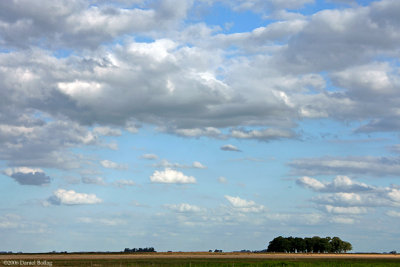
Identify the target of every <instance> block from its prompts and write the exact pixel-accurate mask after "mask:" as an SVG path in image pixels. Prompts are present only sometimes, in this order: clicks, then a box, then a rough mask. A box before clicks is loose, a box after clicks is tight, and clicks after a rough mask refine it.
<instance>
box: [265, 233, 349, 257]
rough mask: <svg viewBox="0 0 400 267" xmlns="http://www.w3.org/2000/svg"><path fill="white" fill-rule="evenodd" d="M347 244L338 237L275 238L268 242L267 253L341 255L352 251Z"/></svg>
mask: <svg viewBox="0 0 400 267" xmlns="http://www.w3.org/2000/svg"><path fill="white" fill-rule="evenodd" d="M352 249H353V248H352V246H351V244H350V243H349V242H346V241H342V240H341V239H340V238H339V237H336V236H335V237H333V238H330V237H319V236H314V237H306V238H301V237H292V236H290V237H282V236H278V237H275V238H274V239H273V240H272V241H271V242H269V245H268V249H267V252H286V253H343V252H347V251H350V250H352Z"/></svg>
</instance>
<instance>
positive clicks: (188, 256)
mask: <svg viewBox="0 0 400 267" xmlns="http://www.w3.org/2000/svg"><path fill="white" fill-rule="evenodd" d="M0 266H91V267H103V266H104V267H106V266H137V267H141V266H177V267H203V266H204V267H205V266H207V267H213V266H223V267H244V266H248V267H253V266H254V267H255V266H259V267H261V266H400V256H398V255H389V254H385V255H382V254H269V253H268V254H267V253H265V254H264V253H263V254H261V253H260V254H252V253H218V254H217V253H149V254H119V253H110V254H89V253H88V254H13V255H9V254H7V255H0Z"/></svg>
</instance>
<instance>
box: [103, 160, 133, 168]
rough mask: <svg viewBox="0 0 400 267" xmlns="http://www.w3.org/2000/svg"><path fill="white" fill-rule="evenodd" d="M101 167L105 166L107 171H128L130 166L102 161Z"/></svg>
mask: <svg viewBox="0 0 400 267" xmlns="http://www.w3.org/2000/svg"><path fill="white" fill-rule="evenodd" d="M100 164H101V166H103V167H104V168H107V169H121V170H123V169H127V168H128V166H126V165H124V164H118V163H116V162H113V161H111V160H102V161H100Z"/></svg>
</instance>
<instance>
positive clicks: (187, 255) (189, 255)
mask: <svg viewBox="0 0 400 267" xmlns="http://www.w3.org/2000/svg"><path fill="white" fill-rule="evenodd" d="M174 258H176V259H317V258H318V259H330V258H341V259H399V260H400V255H398V254H351V253H348V254H347V253H346V254H300V253H299V254H297V253H296V254H292V253H235V252H232V253H207V252H204V253H203V252H173V253H162V252H161V253H143V254H139V253H137V254H130V253H108V254H105V253H104V254H103V253H82V254H80V253H68V254H3V255H0V260H20V259H24V260H78V259H88V260H96V259H98V260H100V259H174Z"/></svg>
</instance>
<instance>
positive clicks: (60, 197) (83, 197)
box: [48, 189, 102, 205]
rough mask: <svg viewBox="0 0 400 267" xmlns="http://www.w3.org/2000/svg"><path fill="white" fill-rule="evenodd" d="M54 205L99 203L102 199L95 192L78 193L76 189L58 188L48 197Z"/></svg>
mask: <svg viewBox="0 0 400 267" xmlns="http://www.w3.org/2000/svg"><path fill="white" fill-rule="evenodd" d="M48 202H49V203H50V204H53V205H85V204H98V203H101V202H102V200H101V199H100V198H98V197H97V196H96V195H95V194H85V193H77V192H75V191H74V190H65V189H57V190H56V191H54V195H53V196H51V197H50V198H49V199H48Z"/></svg>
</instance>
